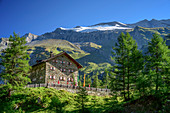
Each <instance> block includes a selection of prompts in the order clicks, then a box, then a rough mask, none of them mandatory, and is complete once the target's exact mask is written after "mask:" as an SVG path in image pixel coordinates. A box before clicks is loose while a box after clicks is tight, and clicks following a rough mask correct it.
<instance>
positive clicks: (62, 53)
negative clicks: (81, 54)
mask: <svg viewBox="0 0 170 113" xmlns="http://www.w3.org/2000/svg"><path fill="white" fill-rule="evenodd" d="M61 55H65V56H66V57H67V58H68V59H70V60H71V61H73V62H74V63H75V64H76V65H77V67H78V69H80V68H82V67H83V66H82V65H81V64H79V63H78V62H77V61H76V60H75V59H73V58H72V57H71V56H70V55H69V54H67V53H66V52H61V53H59V54H57V55H54V56H53V57H50V58H48V59H45V60H42V61H41V62H39V63H37V64H35V65H33V66H32V67H34V66H37V65H39V64H42V63H44V62H48V61H49V60H52V59H54V58H56V57H58V56H61Z"/></svg>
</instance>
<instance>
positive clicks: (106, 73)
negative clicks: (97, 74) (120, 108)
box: [103, 69, 110, 88]
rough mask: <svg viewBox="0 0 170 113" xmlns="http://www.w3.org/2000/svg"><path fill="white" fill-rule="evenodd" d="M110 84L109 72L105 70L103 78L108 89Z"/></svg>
mask: <svg viewBox="0 0 170 113" xmlns="http://www.w3.org/2000/svg"><path fill="white" fill-rule="evenodd" d="M109 83H110V79H109V71H108V69H105V75H104V77H103V84H104V86H105V87H106V88H108V86H109Z"/></svg>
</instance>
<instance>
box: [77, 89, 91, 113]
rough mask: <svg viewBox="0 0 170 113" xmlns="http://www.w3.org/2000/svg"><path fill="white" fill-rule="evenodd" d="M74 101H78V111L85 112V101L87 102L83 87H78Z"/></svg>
mask: <svg viewBox="0 0 170 113" xmlns="http://www.w3.org/2000/svg"><path fill="white" fill-rule="evenodd" d="M76 101H77V103H78V107H80V113H85V112H86V111H87V110H86V103H87V102H88V99H87V91H86V90H85V89H84V88H83V87H80V90H79V93H78V95H77V100H76Z"/></svg>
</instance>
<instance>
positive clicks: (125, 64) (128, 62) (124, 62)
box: [111, 33, 143, 100]
mask: <svg viewBox="0 0 170 113" xmlns="http://www.w3.org/2000/svg"><path fill="white" fill-rule="evenodd" d="M113 51H114V52H112V54H113V58H112V59H113V61H114V63H115V64H114V65H113V67H112V70H114V72H111V74H112V77H111V79H112V83H111V89H112V90H116V91H121V94H123V96H124V100H129V99H130V95H131V94H130V93H131V92H130V90H133V89H135V83H136V78H137V75H138V74H139V73H140V70H142V69H143V58H142V53H141V52H140V51H139V50H138V49H137V44H136V42H135V40H133V39H132V37H131V36H130V34H129V33H127V34H126V35H125V34H124V33H121V34H120V36H119V37H118V42H117V43H116V44H115V47H113Z"/></svg>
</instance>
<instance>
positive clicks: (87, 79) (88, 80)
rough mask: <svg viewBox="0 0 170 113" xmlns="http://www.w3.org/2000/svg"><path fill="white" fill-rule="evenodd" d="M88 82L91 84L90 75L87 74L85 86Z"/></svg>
mask: <svg viewBox="0 0 170 113" xmlns="http://www.w3.org/2000/svg"><path fill="white" fill-rule="evenodd" d="M89 84H90V85H91V77H90V75H87V77H86V86H87V87H88V86H89Z"/></svg>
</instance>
